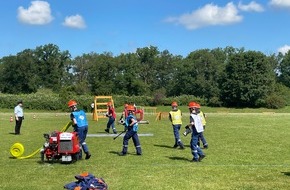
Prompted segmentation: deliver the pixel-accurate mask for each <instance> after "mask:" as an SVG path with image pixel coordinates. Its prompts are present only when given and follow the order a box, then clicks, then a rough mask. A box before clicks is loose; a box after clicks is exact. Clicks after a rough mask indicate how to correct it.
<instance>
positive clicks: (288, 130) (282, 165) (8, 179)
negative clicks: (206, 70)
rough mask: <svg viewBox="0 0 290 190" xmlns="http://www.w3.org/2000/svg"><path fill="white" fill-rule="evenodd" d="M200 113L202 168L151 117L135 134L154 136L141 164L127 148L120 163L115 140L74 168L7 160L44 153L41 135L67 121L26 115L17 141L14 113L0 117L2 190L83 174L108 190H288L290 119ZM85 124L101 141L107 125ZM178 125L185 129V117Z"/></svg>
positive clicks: (58, 185) (96, 145)
mask: <svg viewBox="0 0 290 190" xmlns="http://www.w3.org/2000/svg"><path fill="white" fill-rule="evenodd" d="M163 109H164V108H163ZM205 110H206V111H205V112H206V113H207V127H206V130H205V133H204V134H205V137H206V139H207V141H208V143H209V149H206V150H203V151H204V153H205V154H206V158H205V159H204V160H202V162H200V163H192V162H190V160H191V159H192V155H191V151H190V148H189V142H190V136H187V137H184V136H182V135H181V138H182V140H183V142H184V144H185V145H186V148H185V149H184V150H181V149H174V148H172V146H173V144H174V138H173V132H172V127H171V124H170V122H169V121H168V119H167V118H163V119H162V120H161V121H155V118H156V116H155V115H145V119H146V120H149V122H150V124H147V125H146V124H143V125H140V129H139V133H140V134H153V136H140V141H141V145H142V150H143V155H142V156H136V154H135V149H134V146H133V142H132V141H130V142H129V154H128V155H127V156H124V157H120V156H118V155H117V153H118V152H120V151H121V149H122V139H123V138H122V137H119V138H117V139H116V140H113V137H112V136H111V137H88V138H87V144H88V146H89V148H90V151H91V153H92V157H91V159H89V160H80V161H78V162H76V163H73V164H60V163H55V164H49V163H45V164H41V163H40V155H39V154H37V155H36V156H34V157H32V158H29V159H21V160H19V159H12V158H10V157H11V156H10V151H9V150H10V147H11V146H12V145H13V144H14V143H15V142H20V143H22V144H23V145H24V148H25V152H24V156H26V155H29V154H31V153H32V152H34V151H35V150H37V149H38V148H40V147H41V146H42V145H43V143H44V138H43V133H47V132H51V131H54V130H60V129H61V128H63V126H65V125H66V124H67V123H68V121H69V115H68V114H67V113H58V114H56V113H45V112H38V113H33V112H32V111H30V112H25V120H24V122H23V127H22V129H21V133H22V134H21V135H19V136H15V135H13V134H10V133H13V132H14V122H9V118H10V115H11V113H12V110H11V112H10V113H9V112H5V113H3V112H2V113H0V126H1V127H0V136H1V146H0V149H1V157H0V165H1V166H0V167H1V172H0V174H1V178H0V189H1V190H14V189H15V190H16V189H23V190H34V189H35V190H56V189H63V186H64V185H65V184H66V183H69V182H72V181H75V179H74V176H75V175H77V174H79V173H82V172H84V171H88V172H90V173H92V174H94V175H95V176H96V177H102V178H103V179H105V181H106V182H107V183H108V185H109V189H112V190H122V189H124V190H125V189H126V190H127V189H130V190H135V189H136V190H139V189H142V190H146V189H160V190H161V189H162V190H163V189H170V190H171V189H178V190H179V189H180V190H195V189H229V190H233V189H243V190H261V189H268V190H273V189H285V190H286V189H290V141H289V137H290V114H288V113H282V112H281V111H280V113H274V112H272V111H271V110H270V111H269V110H268V111H267V110H266V111H265V110H262V111H261V110H259V111H257V112H255V110H250V109H249V110H248V111H246V112H245V111H243V110H219V111H216V110H214V109H212V108H208V109H205ZM163 111H166V109H164V110H163ZM167 111H168V109H167ZM235 111H237V112H239V113H234V112H235ZM33 115H35V116H36V118H35V119H34V118H33ZM119 116H120V114H119V113H118V116H117V117H119ZM88 119H89V133H90V134H105V132H104V129H105V125H106V122H107V119H100V120H99V121H98V122H96V121H92V117H91V114H88ZM183 122H184V126H185V124H186V123H187V122H188V115H187V114H184V117H183ZM117 129H118V131H122V129H123V126H121V125H117ZM69 131H71V129H69ZM183 131H184V129H182V130H181V134H182V133H183Z"/></svg>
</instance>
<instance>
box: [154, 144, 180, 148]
mask: <svg viewBox="0 0 290 190" xmlns="http://www.w3.org/2000/svg"><path fill="white" fill-rule="evenodd" d="M154 146H158V147H162V148H170V149H176V148H174V147H173V146H168V145H163V144H155V145H154Z"/></svg>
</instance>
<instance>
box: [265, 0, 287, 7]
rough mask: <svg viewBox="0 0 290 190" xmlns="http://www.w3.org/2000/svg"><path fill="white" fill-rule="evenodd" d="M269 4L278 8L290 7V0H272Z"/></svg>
mask: <svg viewBox="0 0 290 190" xmlns="http://www.w3.org/2000/svg"><path fill="white" fill-rule="evenodd" d="M269 4H270V5H271V6H273V7H278V8H290V0H271V1H270V3H269Z"/></svg>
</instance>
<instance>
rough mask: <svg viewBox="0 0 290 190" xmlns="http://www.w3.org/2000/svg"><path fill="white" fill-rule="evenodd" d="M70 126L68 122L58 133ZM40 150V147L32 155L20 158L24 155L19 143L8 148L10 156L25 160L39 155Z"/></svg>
mask: <svg viewBox="0 0 290 190" xmlns="http://www.w3.org/2000/svg"><path fill="white" fill-rule="evenodd" d="M71 125H72V122H71V121H70V122H68V123H67V124H66V125H65V126H64V127H63V128H62V129H61V130H60V131H62V132H64V131H66V130H67V129H68V128H69V127H70V126H71ZM41 149H42V147H41V148H39V149H37V150H36V151H34V152H33V153H31V154H29V155H28V156H22V154H23V153H24V146H23V145H22V144H21V143H14V144H13V145H12V146H11V148H10V154H11V155H12V157H13V158H17V159H26V158H31V157H32V156H34V155H36V154H37V153H39V151H40V150H41Z"/></svg>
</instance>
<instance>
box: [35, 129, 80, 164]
mask: <svg viewBox="0 0 290 190" xmlns="http://www.w3.org/2000/svg"><path fill="white" fill-rule="evenodd" d="M43 136H44V138H45V139H46V142H45V143H44V144H43V148H42V149H41V151H40V155H41V161H42V162H44V158H46V159H47V160H48V161H49V162H52V163H54V162H55V161H57V160H60V159H61V162H66V163H70V162H73V161H77V160H79V159H80V157H81V151H82V150H81V148H80V144H79V140H78V137H77V133H76V132H72V133H70V132H58V131H54V132H52V133H51V134H50V135H49V134H43Z"/></svg>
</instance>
